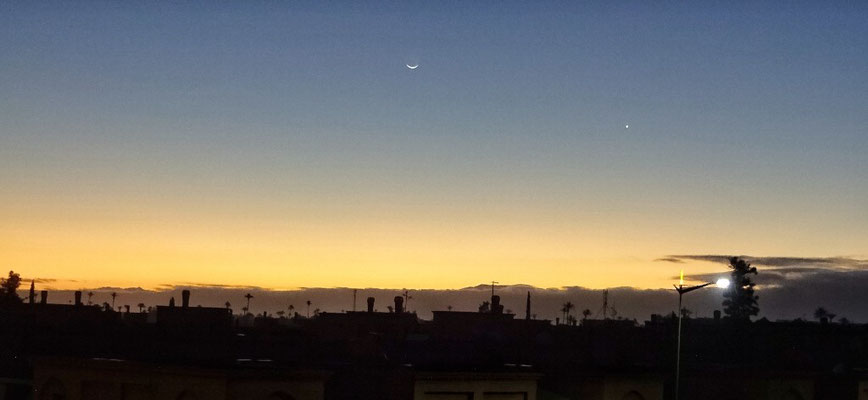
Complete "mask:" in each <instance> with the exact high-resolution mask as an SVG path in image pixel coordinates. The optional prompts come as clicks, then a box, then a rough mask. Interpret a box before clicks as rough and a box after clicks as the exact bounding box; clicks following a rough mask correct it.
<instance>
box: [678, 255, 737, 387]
mask: <svg viewBox="0 0 868 400" xmlns="http://www.w3.org/2000/svg"><path fill="white" fill-rule="evenodd" d="M708 285H717V286H718V287H720V288H722V289H725V288H726V287H727V286H729V279H726V278H721V279H718V280H717V282H706V283H703V284H701V285H696V286H687V287H685V286H684V270H681V277H680V279H679V280H678V286H675V285H672V286H675V291H677V292H678V342H677V345H676V350H675V400H678V395H679V389H680V383H681V382H680V380H681V320H682V319H683V317H684V312H683V311H682V310H683V308H682V307H681V298H682V297H683V296H684V294H685V293H690V292H692V291H694V290H697V289H702V288H704V287H706V286H708Z"/></svg>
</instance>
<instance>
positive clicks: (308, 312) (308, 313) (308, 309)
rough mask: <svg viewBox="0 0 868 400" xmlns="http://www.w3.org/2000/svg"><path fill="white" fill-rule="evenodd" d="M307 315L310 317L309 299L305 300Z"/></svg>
mask: <svg viewBox="0 0 868 400" xmlns="http://www.w3.org/2000/svg"><path fill="white" fill-rule="evenodd" d="M307 317H308V318H310V300H308V301H307Z"/></svg>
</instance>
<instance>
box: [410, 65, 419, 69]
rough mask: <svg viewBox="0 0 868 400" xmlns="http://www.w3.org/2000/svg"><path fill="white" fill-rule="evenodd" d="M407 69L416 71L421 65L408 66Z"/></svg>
mask: <svg viewBox="0 0 868 400" xmlns="http://www.w3.org/2000/svg"><path fill="white" fill-rule="evenodd" d="M407 68H410V69H416V68H419V64H416V65H410V64H407Z"/></svg>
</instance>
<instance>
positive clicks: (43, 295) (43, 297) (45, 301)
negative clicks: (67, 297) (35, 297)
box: [39, 290, 48, 304]
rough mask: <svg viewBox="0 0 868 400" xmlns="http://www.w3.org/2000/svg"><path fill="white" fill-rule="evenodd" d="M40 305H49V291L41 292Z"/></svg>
mask: <svg viewBox="0 0 868 400" xmlns="http://www.w3.org/2000/svg"><path fill="white" fill-rule="evenodd" d="M39 304H48V291H47V290H43V291H41V292H39Z"/></svg>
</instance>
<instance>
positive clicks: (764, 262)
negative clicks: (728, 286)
mask: <svg viewBox="0 0 868 400" xmlns="http://www.w3.org/2000/svg"><path fill="white" fill-rule="evenodd" d="M730 257H733V256H732V255H720V254H699V255H668V256H665V257H662V258H658V259H656V260H655V261H665V262H685V261H688V260H693V261H706V262H713V263H720V264H729V259H730ZM735 257H739V258H743V259H745V260H747V261H748V262H750V263H751V264H753V265H755V266H765V267H812V266H819V267H825V268H847V269H852V268H868V260H863V259H858V258H851V257H756V256H748V255H738V256H735Z"/></svg>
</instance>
